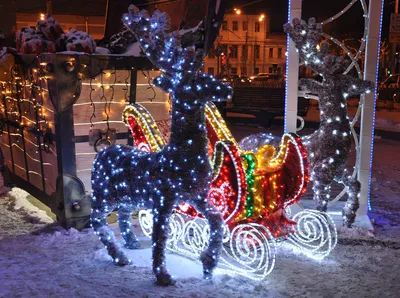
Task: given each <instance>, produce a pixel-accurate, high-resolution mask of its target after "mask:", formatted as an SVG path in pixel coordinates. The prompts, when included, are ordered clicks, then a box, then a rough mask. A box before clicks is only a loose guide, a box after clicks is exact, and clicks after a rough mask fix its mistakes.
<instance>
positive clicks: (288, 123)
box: [284, 0, 302, 133]
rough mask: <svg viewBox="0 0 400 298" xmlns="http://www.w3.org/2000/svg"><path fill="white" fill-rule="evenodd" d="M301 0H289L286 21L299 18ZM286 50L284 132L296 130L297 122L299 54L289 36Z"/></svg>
mask: <svg viewBox="0 0 400 298" xmlns="http://www.w3.org/2000/svg"><path fill="white" fill-rule="evenodd" d="M301 4H302V0H289V9H288V21H289V22H290V23H291V22H292V20H293V19H294V18H299V19H301ZM286 44H287V47H286V51H287V53H288V56H287V58H286V96H285V126H284V130H285V133H287V132H296V126H297V125H296V124H297V89H298V80H299V54H298V53H297V52H296V47H295V45H294V42H293V41H292V40H291V39H290V38H289V36H288V41H287V43H286Z"/></svg>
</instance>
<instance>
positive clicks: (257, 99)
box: [226, 86, 310, 127]
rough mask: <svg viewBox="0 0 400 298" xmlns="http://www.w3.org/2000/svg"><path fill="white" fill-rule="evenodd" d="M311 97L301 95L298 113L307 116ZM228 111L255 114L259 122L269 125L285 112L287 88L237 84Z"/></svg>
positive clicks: (265, 125)
mask: <svg viewBox="0 0 400 298" xmlns="http://www.w3.org/2000/svg"><path fill="white" fill-rule="evenodd" d="M309 104H310V99H309V98H304V97H299V99H298V115H299V116H302V117H304V116H306V115H307V112H308V107H309ZM226 110H227V111H228V112H234V113H242V114H251V115H254V116H255V117H256V119H257V121H258V124H260V125H262V126H264V127H269V126H270V125H271V122H272V120H273V119H274V118H275V117H277V116H283V115H284V114H285V88H284V87H279V88H273V87H255V86H236V87H234V93H233V98H232V103H231V104H230V105H229V106H227V108H226Z"/></svg>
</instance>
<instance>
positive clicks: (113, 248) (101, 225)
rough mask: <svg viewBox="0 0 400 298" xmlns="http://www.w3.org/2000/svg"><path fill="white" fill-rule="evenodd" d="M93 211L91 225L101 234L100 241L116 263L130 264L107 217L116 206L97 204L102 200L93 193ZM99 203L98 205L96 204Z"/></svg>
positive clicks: (121, 264) (120, 264)
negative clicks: (109, 225)
mask: <svg viewBox="0 0 400 298" xmlns="http://www.w3.org/2000/svg"><path fill="white" fill-rule="evenodd" d="M92 198H93V205H92V213H91V215H90V225H91V226H92V228H93V230H94V232H95V234H96V235H97V236H99V239H100V241H101V242H102V243H103V244H104V246H105V247H106V249H107V252H108V254H109V255H110V256H111V257H112V258H113V261H114V262H115V264H117V265H119V266H124V265H129V264H130V263H131V260H129V258H128V257H127V256H126V255H125V253H124V251H123V250H122V249H121V247H120V246H119V245H118V242H117V239H116V238H115V235H114V233H113V231H111V229H110V228H109V227H108V224H107V221H106V218H107V215H109V214H110V213H111V211H112V210H114V208H115V206H108V207H107V208H106V207H105V206H102V205H98V204H96V203H97V202H100V201H101V200H100V199H97V200H96V198H100V196H97V195H94V194H93V197H92ZM96 205H97V206H96Z"/></svg>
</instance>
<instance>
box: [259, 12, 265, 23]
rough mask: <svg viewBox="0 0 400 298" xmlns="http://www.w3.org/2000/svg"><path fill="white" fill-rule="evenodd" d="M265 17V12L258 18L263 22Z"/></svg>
mask: <svg viewBox="0 0 400 298" xmlns="http://www.w3.org/2000/svg"><path fill="white" fill-rule="evenodd" d="M264 19H265V14H262V15H260V17H259V18H258V20H259V21H260V22H261V21H263V20H264Z"/></svg>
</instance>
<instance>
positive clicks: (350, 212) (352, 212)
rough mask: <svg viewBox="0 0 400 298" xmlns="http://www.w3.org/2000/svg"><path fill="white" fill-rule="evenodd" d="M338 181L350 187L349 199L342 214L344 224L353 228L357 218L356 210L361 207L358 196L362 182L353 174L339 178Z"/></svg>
mask: <svg viewBox="0 0 400 298" xmlns="http://www.w3.org/2000/svg"><path fill="white" fill-rule="evenodd" d="M338 182H341V183H343V184H344V185H345V186H347V187H348V191H347V201H346V204H345V205H344V207H343V210H342V215H343V225H344V226H346V227H348V228H351V225H352V224H353V223H354V220H355V219H356V212H357V210H358V207H360V204H359V201H358V198H359V196H360V189H361V184H360V182H359V181H358V180H357V179H355V178H353V177H351V176H345V177H342V178H341V179H340V180H338Z"/></svg>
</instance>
